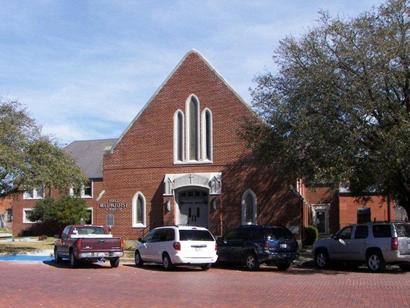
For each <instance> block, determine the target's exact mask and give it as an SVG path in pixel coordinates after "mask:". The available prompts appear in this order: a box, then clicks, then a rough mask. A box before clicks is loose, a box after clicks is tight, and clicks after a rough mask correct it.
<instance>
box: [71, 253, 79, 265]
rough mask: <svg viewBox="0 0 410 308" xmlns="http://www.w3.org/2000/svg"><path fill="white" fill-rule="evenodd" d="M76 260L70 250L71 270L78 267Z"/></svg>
mask: <svg viewBox="0 0 410 308" xmlns="http://www.w3.org/2000/svg"><path fill="white" fill-rule="evenodd" d="M78 263H79V262H78V260H77V258H76V257H75V255H74V252H73V251H72V250H71V251H70V267H71V268H76V267H77V266H78Z"/></svg>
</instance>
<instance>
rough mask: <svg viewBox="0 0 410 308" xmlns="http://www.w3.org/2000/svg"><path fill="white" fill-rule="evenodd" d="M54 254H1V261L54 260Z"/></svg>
mask: <svg viewBox="0 0 410 308" xmlns="http://www.w3.org/2000/svg"><path fill="white" fill-rule="evenodd" d="M53 259H54V258H53V257H52V256H30V255H8V256H0V261H15V262H44V261H52V260H53Z"/></svg>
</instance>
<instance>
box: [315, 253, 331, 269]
mask: <svg viewBox="0 0 410 308" xmlns="http://www.w3.org/2000/svg"><path fill="white" fill-rule="evenodd" d="M315 264H316V266H317V267H318V268H320V269H323V268H326V267H328V266H329V255H328V253H327V251H326V250H324V249H320V250H318V251H316V253H315Z"/></svg>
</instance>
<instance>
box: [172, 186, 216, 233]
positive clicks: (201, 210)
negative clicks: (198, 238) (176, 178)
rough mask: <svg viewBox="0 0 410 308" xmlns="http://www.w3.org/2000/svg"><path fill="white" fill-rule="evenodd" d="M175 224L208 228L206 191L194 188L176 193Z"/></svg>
mask: <svg viewBox="0 0 410 308" xmlns="http://www.w3.org/2000/svg"><path fill="white" fill-rule="evenodd" d="M177 203H178V210H179V211H178V212H179V213H178V215H177V224H179V225H188V226H199V227H205V228H207V227H208V212H209V208H208V191H206V190H204V189H198V188H195V187H191V188H187V189H181V190H178V191H177Z"/></svg>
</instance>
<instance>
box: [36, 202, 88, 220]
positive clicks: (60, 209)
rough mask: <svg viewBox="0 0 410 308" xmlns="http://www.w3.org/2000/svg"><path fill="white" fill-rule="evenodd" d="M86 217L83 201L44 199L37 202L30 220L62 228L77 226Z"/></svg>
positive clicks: (85, 204)
mask: <svg viewBox="0 0 410 308" xmlns="http://www.w3.org/2000/svg"><path fill="white" fill-rule="evenodd" d="M87 215H88V213H87V203H86V202H85V201H84V200H83V199H81V198H78V197H69V196H67V197H63V198H60V199H58V200H55V199H52V198H45V199H42V200H39V201H37V203H36V206H35V208H34V210H33V212H32V213H31V217H30V218H31V219H33V220H39V221H41V222H42V223H45V224H53V225H56V226H59V227H63V226H65V225H71V224H79V223H80V222H81V219H84V220H85V219H86V218H87Z"/></svg>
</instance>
